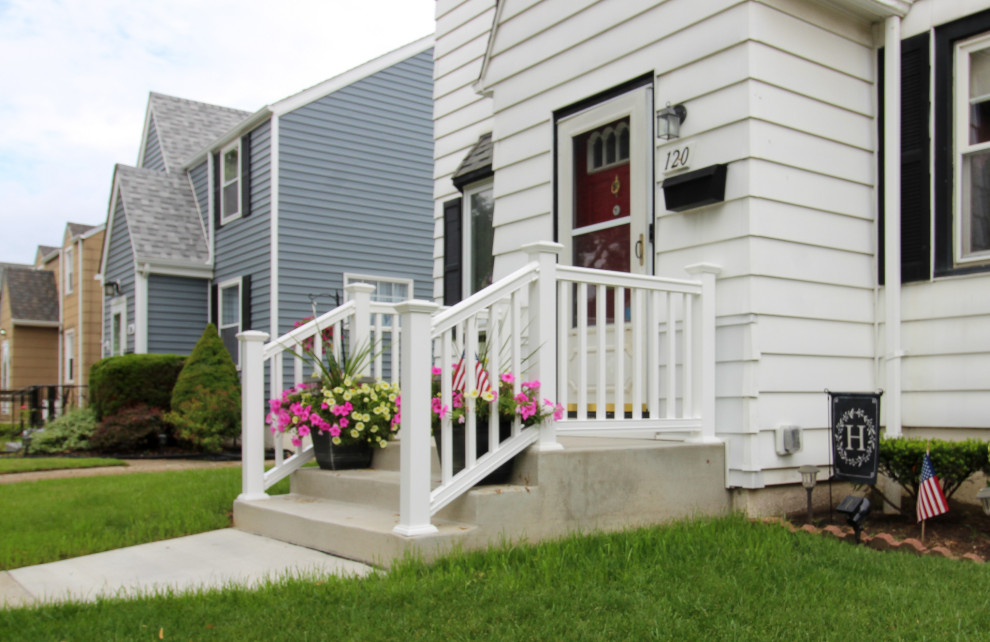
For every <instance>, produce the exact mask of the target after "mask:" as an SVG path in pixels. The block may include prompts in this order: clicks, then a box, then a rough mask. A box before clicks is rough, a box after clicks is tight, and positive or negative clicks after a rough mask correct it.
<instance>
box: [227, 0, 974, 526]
mask: <svg viewBox="0 0 990 642" xmlns="http://www.w3.org/2000/svg"><path fill="white" fill-rule="evenodd" d="M436 9H437V13H436V16H437V30H436V39H435V49H434V56H435V58H434V98H435V106H434V136H435V151H434V154H435V169H434V177H435V182H434V198H435V209H434V217H435V222H436V225H435V244H434V270H433V274H434V291H433V293H434V298H435V301H436V302H437V303H442V304H445V305H447V306H451V307H449V308H448V309H446V310H444V311H441V312H435V311H434V312H432V317H430V314H431V310H430V307H429V306H420V307H416V306H405V307H403V306H400V309H398V311H399V312H400V313H402V314H403V315H404V316H403V320H402V329H403V332H406V331H407V329H409V332H412V333H413V335H411V336H414V337H415V336H424V337H426V336H428V337H429V338H431V339H432V348H433V349H432V352H431V351H430V350H429V346H430V342H428V341H417V342H416V343H417V345H419V346H422V345H425V346H427V347H425V348H421V347H414V346H411V345H409V344H410V342H408V341H406V336H405V335H403V339H402V342H403V343H402V346H403V351H402V355H403V356H402V363H403V366H402V368H403V373H404V374H403V377H402V385H403V411H402V412H403V435H402V447H403V452H402V463H401V466H399V468H400V479H401V481H400V486H401V489H402V492H401V493H400V498H401V499H400V501H399V513H400V516H399V517H398V518H397V524H396V526H395V532H396V533H397V534H398V535H399V536H401V537H406V538H416V537H427V538H430V537H434V538H435V537H440V536H442V535H443V533H444V526H443V524H442V522H443V520H444V519H453V518H460V517H461V516H463V515H465V514H466V513H467V511H466V510H459V512H458V511H455V514H451V513H450V509H449V508H446V507H447V506H448V505H450V503H451V502H455V501H459V500H457V499H456V497H457V496H458V495H460V494H462V493H465V492H467V490H468V489H469V488H470V486H471V485H472V484H473V482H475V481H477V479H480V478H481V477H482V476H483V475H484V474H485V473H486V472H488V471H490V470H491V469H492V468H493V467H494V466H497V465H498V464H499V463H501V462H502V461H504V460H506V459H507V458H509V457H512V456H514V455H516V454H518V453H523V452H524V451H526V452H525V455H524V463H523V468H524V469H525V471H527V474H528V473H529V472H533V471H538V473H539V474H538V475H536V476H537V477H539V483H538V484H536V486H539V487H540V488H538V489H537V490H538V491H539V492H540V493H543V492H544V490H545V489H544V488H542V487H543V485H544V481H545V480H548V481H549V483H548V484H547V486H548V487H553V484H555V483H558V482H559V484H558V485H559V488H558V490H559V489H560V488H565V489H566V492H563V493H562V494H558V495H555V496H554V497H553V499H547V496H545V497H544V499H543V500H539V499H533V498H532V496H531V495H530V494H529V489H528V488H527V494H525V495H518V494H517V495H515V496H513V497H510V498H506V497H505V496H503V497H502V498H501V499H499V500H498V501H500V502H506V503H510V502H515V504H513V505H512V507H507V506H508V504H505V505H502V509H501V510H502V512H501V513H498V515H499V516H500V518H501V519H502V522H501V525H502V530H501V532H502V533H508V534H510V535H515V534H523V535H526V536H529V537H533V536H537V537H538V536H540V535H542V534H545V533H549V532H551V531H552V530H553V529H552V528H551V527H550V526H549V525H548V524H549V523H551V522H556V523H557V525H559V526H560V528H559V529H558V531H557V532H560V530H566V529H569V528H583V527H585V526H588V525H592V526H596V525H597V526H605V527H611V526H614V525H615V523H616V522H615V521H614V520H613V521H610V519H611V518H612V515H610V514H606V512H603V511H602V510H601V509H600V507H599V505H598V504H600V503H602V502H612V504H611V505H612V506H613V507H614V506H615V505H616V504H615V502H621V501H624V500H623V499H622V497H624V495H623V493H626V494H629V495H634V494H636V493H638V492H640V489H639V487H642V486H648V487H649V488H650V491H649V493H652V495H650V494H649V493H647V494H646V495H643V496H642V497H640V496H639V495H636V499H635V500H634V501H631V502H630V503H629V506H630V511H631V512H632V513H635V515H636V516H637V517H638V519H630V520H629V521H631V522H637V521H639V522H642V521H649V519H652V518H653V515H654V514H653V513H650V511H652V510H653V509H654V506H656V505H658V504H663V503H664V502H671V503H672V502H674V501H676V499H677V498H672V496H674V495H680V496H681V497H680V498H679V499H681V500H683V499H684V497H685V496H687V495H688V494H689V493H687V492H686V491H687V490H691V491H698V492H699V493H702V491H701V490H700V489H706V490H709V491H712V492H714V493H715V494H716V495H718V496H717V497H715V496H713V495H704V496H702V495H695V496H692V497H691V500H692V501H694V510H695V511H702V512H718V511H722V510H730V509H736V510H745V511H749V512H751V513H758V512H761V511H768V510H773V511H775V512H776V511H779V510H780V509H781V508H785V509H786V508H797V507H799V505H800V504H798V503H797V502H795V501H794V500H800V498H801V497H802V496H803V494H798V493H793V492H789V491H793V490H796V488H799V487H796V483H797V482H798V481H799V479H800V477H799V475H798V472H797V469H798V468H799V467H800V466H802V465H806V464H812V465H818V466H824V465H827V464H828V463H829V455H828V445H829V442H828V434H829V433H828V430H827V427H828V421H829V420H828V406H827V398H826V394H825V392H826V390H833V391H836V390H838V391H861V392H869V391H876V390H883V391H884V394H883V397H882V408H883V414H882V417H881V424H882V425H884V426H886V431H887V434H890V435H897V434H902V433H903V434H909V435H931V436H936V437H941V438H951V439H955V438H962V437H968V436H974V437H980V438H984V439H986V438H987V437H988V436H990V420H988V416H990V415H988V412H987V409H988V408H990V225H988V219H990V194H988V189H990V187H988V183H990V164H988V163H986V162H985V159H986V157H987V156H990V125H988V123H990V1H988V0H915V1H911V0H710V1H706V2H697V0H665V1H660V0H603V1H598V2H594V1H590V0H542V1H536V0H501V1H498V2H496V0H438V2H437V8H436ZM670 121H675V122H676V123H677V124H679V125H680V128H679V129H680V131H679V133H678V134H676V135H674V134H672V133H671V132H669V131H667V130H666V129H665V126H666V125H667V123H668V122H670ZM891 212H894V213H899V215H897V216H890V213H891ZM884 213H887V214H888V215H887V216H886V217H884ZM489 284H490V285H489ZM363 314H364V313H361V314H359V315H358V316H357V317H355V318H362V316H363ZM417 315H420V316H422V317H423V318H425V321H424V320H417V319H419V318H420V317H419V316H417ZM338 316H339V318H334V319H330V318H329V317H328V319H327V322H331V321H333V322H337V321H340V320H342V319H343V315H338ZM419 323H422V324H423V325H422V328H420V327H419V326H416V325H415V324H419ZM312 331H313V332H315V331H318V328H316V327H315V326H314V328H312ZM427 331H428V332H429V334H428V335H426V334H425V333H426V332H427ZM416 332H420V333H421V334H420V335H416V334H415V333H416ZM256 340H257V339H256ZM482 340H484V341H487V342H489V343H490V344H491V343H492V342H493V341H494V342H495V343H494V344H495V345H502V343H504V344H506V345H511V347H510V349H509V353H508V354H507V355H505V357H504V358H503V357H502V356H501V355H500V356H498V357H497V358H498V359H500V360H501V367H500V365H499V364H497V363H496V364H492V363H490V362H489V363H488V365H489V368H490V370H491V374H493V375H496V376H497V374H498V372H500V371H504V369H506V368H509V369H516V368H518V367H519V364H520V363H522V362H523V361H522V358H521V357H526V358H528V359H529V361H528V363H529V364H530V366H529V368H530V373H531V374H532V375H538V376H539V377H540V378H541V380H542V381H543V382H544V387H545V389H547V390H549V391H552V392H553V393H555V396H556V401H559V402H561V403H562V404H564V405H565V406H566V407H567V409H568V410H569V413H568V415H567V416H566V417H565V418H564V419H563V420H561V421H559V422H555V423H554V424H552V425H545V426H543V427H542V428H540V429H538V430H537V429H535V428H530V429H524V430H516V431H514V432H513V437H512V439H510V440H508V441H506V442H503V443H502V444H500V445H499V446H498V447H497V448H496V449H494V452H493V453H489V454H488V455H486V457H484V458H481V459H479V460H478V462H477V469H476V470H473V471H470V470H469V471H465V472H463V473H460V474H458V475H453V476H452V475H450V474H449V473H450V471H449V469H448V468H447V467H446V463H442V464H441V469H442V475H441V478H440V480H439V482H435V483H434V487H433V488H432V490H431V488H430V483H429V479H428V478H429V473H428V468H424V466H426V464H425V463H424V462H426V461H427V460H426V459H425V453H426V452H427V451H426V450H424V447H423V446H422V443H421V442H425V441H427V440H428V439H429V432H428V429H427V428H426V427H423V426H421V424H423V423H427V424H428V421H425V419H426V418H427V417H428V412H429V411H428V409H427V407H426V401H425V398H426V396H428V389H424V388H423V387H422V385H423V384H421V383H420V382H419V381H418V380H417V378H416V377H415V376H413V375H414V374H415V373H420V372H425V370H424V368H425V367H426V366H428V365H429V364H430V363H433V364H439V366H440V367H441V369H446V368H450V367H451V363H452V362H453V361H454V360H456V358H457V356H458V355H465V358H466V359H468V360H471V359H473V358H475V357H474V356H473V355H474V354H475V348H476V346H477V343H476V342H480V341H482ZM499 342H502V343H499ZM620 346H621V349H619V347H620ZM274 348H275V347H274V346H273V347H272V349H274ZM266 354H267V353H266ZM489 356H491V354H489ZM407 366H408V368H409V370H408V373H412V374H408V375H407V374H406V372H407V371H406V368H407ZM443 379H444V376H443V375H441V380H443ZM259 381H260V379H259ZM442 394H443V395H448V394H449V390H443V393H442ZM423 395H425V396H424V397H423V399H424V400H423V401H420V396H423ZM413 400H415V401H413ZM445 400H446V397H445ZM420 403H422V404H423V405H422V406H421V405H419V404H420ZM413 404H415V405H413ZM420 419H422V421H420ZM787 428H791V429H796V432H797V433H798V434H799V435H800V437H801V439H800V441H801V445H800V447H799V448H794V447H793V444H792V447H790V448H784V447H782V445H781V444H780V443H778V439H779V436H780V435H782V434H784V433H785V432H790V431H786V429H787ZM606 431H613V432H616V433H617V434H626V433H631V434H637V435H639V436H640V437H642V436H644V435H645V436H648V437H650V438H653V437H656V436H659V437H662V438H663V439H664V440H682V443H683V445H685V446H687V445H692V447H694V448H703V449H704V450H681V451H677V454H675V455H674V456H672V457H668V459H665V460H657V461H656V462H655V463H653V464H652V466H653V467H654V468H658V467H659V468H670V469H671V470H673V469H675V468H676V469H677V475H678V476H675V477H672V478H666V479H662V478H653V477H649V478H648V477H646V476H640V477H636V475H645V473H641V472H640V470H641V469H638V468H636V465H635V464H634V463H633V461H634V459H635V457H634V456H633V455H632V454H631V453H632V451H629V453H630V454H628V458H627V459H625V460H619V461H625V462H627V465H626V466H623V464H622V463H620V464H618V465H616V464H614V463H613V464H612V465H611V467H609V468H607V469H606V468H595V466H593V465H587V466H585V465H584V460H580V459H572V460H569V461H570V465H569V466H558V467H556V468H555V467H554V466H555V464H554V465H551V464H548V463H547V462H552V461H554V460H553V457H556V456H557V455H555V454H554V453H555V452H560V451H561V450H563V451H564V452H567V451H568V449H570V448H572V446H570V445H568V444H564V445H563V448H561V445H562V443H563V442H564V441H566V439H567V438H568V437H566V436H568V435H581V434H593V435H601V434H603V433H605V432H606ZM446 432H447V428H446V426H444V427H443V428H442V429H441V430H440V431H439V435H440V436H439V437H438V440H439V439H446V438H447V434H446ZM632 441H633V440H630V443H631V442H632ZM668 443H669V442H668ZM412 444H415V445H413V446H412V447H411V448H409V450H411V451H415V452H412V453H409V454H408V455H407V452H406V451H407V447H409V446H410V445H412ZM527 448H528V449H529V450H528V451H527V450H526V449H527ZM589 453H590V451H587V452H585V456H586V459H588V460H590V458H592V457H593V455H592V454H589ZM560 456H563V455H560ZM259 457H260V455H259V456H256V457H255V459H256V460H257V461H254V463H253V464H251V466H253V467H254V470H256V471H261V470H262V468H261V463H260V461H261V460H260V458H259ZM611 457H613V461H614V460H616V459H618V458H619V455H616V454H615V453H613V454H612V455H611ZM722 458H724V461H723V459H722ZM534 462H536V463H534ZM685 462H689V464H688V463H685ZM713 462H715V463H716V464H717V465H718V467H719V468H720V470H718V471H717V474H708V475H707V476H702V475H701V473H700V472H698V471H700V470H701V469H705V468H706V467H710V466H712V465H713ZM249 468H250V467H249V466H248V465H247V464H246V466H245V470H248V469H249ZM562 471H563V472H562ZM568 471H569V474H571V475H572V477H571V478H570V480H569V481H567V482H560V479H562V477H559V476H558V477H553V475H558V474H560V475H563V474H568ZM605 471H607V474H609V475H612V476H613V477H612V478H611V479H597V478H595V477H594V475H596V474H599V473H603V472H605ZM633 471H635V472H633ZM249 474H251V473H246V475H249ZM257 474H258V475H260V472H258V473H257ZM692 475H697V476H695V477H692ZM259 479H260V477H259ZM424 479H425V481H424ZM245 480H246V482H245V489H246V490H245V494H244V495H242V498H244V500H245V501H246V500H248V499H251V498H258V497H260V495H261V490H262V486H263V485H262V484H261V483H260V482H251V483H249V481H248V477H246V478H245ZM523 480H529V478H528V477H524V479H523ZM517 481H521V480H517ZM267 483H268V480H266V482H265V485H267ZM610 483H611V485H612V486H614V487H616V488H618V489H621V490H614V491H612V494H611V495H609V494H607V492H606V491H604V490H603V488H604V487H605V486H606V485H609V484H610ZM437 484H439V485H437ZM688 487H689V488H688ZM675 489H676V490H677V492H676V493H675V492H674V490H675ZM546 492H547V493H549V492H551V491H549V490H548V491H546ZM702 494H703V493H702ZM576 495H580V496H581V501H580V505H578V504H577V503H576V502H575V500H574V497H575V496H576ZM424 497H425V498H424ZM273 499H274V498H273ZM483 499H484V498H483V497H482V496H481V495H474V496H473V497H472V498H471V499H470V501H473V502H475V504H477V505H478V506H480V505H481V502H482V501H483ZM489 499H490V498H489ZM641 500H642V501H641ZM485 501H487V500H485ZM493 501H494V500H493ZM540 501H542V502H543V503H542V504H540V503H539V502H540ZM596 502H597V503H596ZM788 502H791V503H788ZM562 503H566V504H567V506H566V509H565V510H564V511H563V513H562V512H560V511H558V505H559V504H562ZM634 503H635V506H633V504H634ZM473 505H474V504H472V506H473ZM242 511H243V508H242ZM393 511H394V509H393ZM444 511H447V512H444ZM481 512H483V511H482V509H480V508H479V509H478V512H477V513H472V515H475V514H477V515H480V514H481ZM495 513H497V511H494V512H492V511H490V512H489V513H486V514H487V515H488V516H489V518H491V515H493V514H495ZM564 513H566V514H564ZM578 513H580V515H578ZM648 513H649V515H648ZM242 514H243V512H242ZM671 514H672V513H671V512H668V513H666V516H668V517H669V516H670V515H671ZM656 515H660V512H657V513H656ZM478 519H479V521H478V523H481V522H482V521H483V519H484V518H482V517H479V518H478ZM526 519H530V520H531V522H530V525H529V527H528V530H527V528H523V527H520V526H519V524H520V523H521V522H523V521H525V520H526ZM235 520H237V509H236V507H235ZM491 520H492V521H493V522H495V523H496V526H497V523H498V522H497V518H491ZM567 520H572V521H569V522H568V521H567ZM541 525H542V526H541ZM437 528H439V529H440V534H441V535H437V534H436V533H437ZM496 530H497V529H496Z"/></svg>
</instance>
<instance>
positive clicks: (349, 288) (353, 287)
mask: <svg viewBox="0 0 990 642" xmlns="http://www.w3.org/2000/svg"><path fill="white" fill-rule="evenodd" d="M344 291H345V292H355V293H357V292H361V293H368V294H371V293H372V292H374V291H375V286H373V285H371V284H370V283H362V282H360V281H359V282H357V283H348V284H347V285H345V286H344Z"/></svg>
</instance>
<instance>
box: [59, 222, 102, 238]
mask: <svg viewBox="0 0 990 642" xmlns="http://www.w3.org/2000/svg"><path fill="white" fill-rule="evenodd" d="M66 227H68V228H69V238H75V237H77V236H79V235H81V234H85V233H86V232H88V231H90V230H91V229H93V228H94V227H96V226H95V225H85V224H83V223H67V224H66Z"/></svg>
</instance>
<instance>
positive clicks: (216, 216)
mask: <svg viewBox="0 0 990 642" xmlns="http://www.w3.org/2000/svg"><path fill="white" fill-rule="evenodd" d="M213 229H217V230H218V229H220V153H219V152H217V153H215V154H213Z"/></svg>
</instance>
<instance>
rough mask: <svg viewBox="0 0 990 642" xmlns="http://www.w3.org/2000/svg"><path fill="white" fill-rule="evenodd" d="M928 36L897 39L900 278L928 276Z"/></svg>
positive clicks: (929, 275)
mask: <svg viewBox="0 0 990 642" xmlns="http://www.w3.org/2000/svg"><path fill="white" fill-rule="evenodd" d="M928 58H929V48H928V34H927V33H923V34H920V35H918V36H915V37H913V38H908V39H907V40H905V41H904V42H902V43H901V280H902V281H903V282H905V283H907V282H909V281H927V280H928V279H930V278H931V248H932V241H931V174H930V171H929V148H930V141H929V134H928V123H929V113H930V111H929V110H930V108H931V107H930V105H931V100H930V96H929V83H930V77H931V75H930V74H931V71H930V65H929V60H928Z"/></svg>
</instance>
